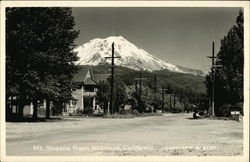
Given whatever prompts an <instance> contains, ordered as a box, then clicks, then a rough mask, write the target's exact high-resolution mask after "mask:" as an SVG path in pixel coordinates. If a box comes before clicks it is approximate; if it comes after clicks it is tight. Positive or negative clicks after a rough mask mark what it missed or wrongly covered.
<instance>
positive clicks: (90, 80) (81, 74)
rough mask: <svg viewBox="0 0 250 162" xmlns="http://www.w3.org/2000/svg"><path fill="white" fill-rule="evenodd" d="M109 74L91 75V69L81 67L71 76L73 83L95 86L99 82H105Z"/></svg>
mask: <svg viewBox="0 0 250 162" xmlns="http://www.w3.org/2000/svg"><path fill="white" fill-rule="evenodd" d="M108 77H109V74H93V72H92V69H91V67H89V66H82V67H81V68H80V69H79V70H78V72H77V73H76V74H75V75H74V76H73V82H74V83H83V84H85V85H96V84H98V83H99V82H100V81H106V80H107V79H108Z"/></svg>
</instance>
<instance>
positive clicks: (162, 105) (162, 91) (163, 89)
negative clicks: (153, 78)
mask: <svg viewBox="0 0 250 162" xmlns="http://www.w3.org/2000/svg"><path fill="white" fill-rule="evenodd" d="M160 90H161V95H162V104H161V111H162V112H164V99H165V91H167V90H168V89H167V88H165V86H164V85H162V88H161V89H160Z"/></svg>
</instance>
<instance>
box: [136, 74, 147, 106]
mask: <svg viewBox="0 0 250 162" xmlns="http://www.w3.org/2000/svg"><path fill="white" fill-rule="evenodd" d="M145 79H146V78H143V77H142V75H141V70H140V72H139V78H135V81H136V90H137V81H138V80H139V106H140V105H141V94H142V80H145Z"/></svg>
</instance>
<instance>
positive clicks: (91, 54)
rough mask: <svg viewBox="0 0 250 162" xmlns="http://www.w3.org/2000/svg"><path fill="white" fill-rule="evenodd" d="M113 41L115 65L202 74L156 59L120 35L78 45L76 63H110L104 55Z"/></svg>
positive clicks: (109, 50)
mask: <svg viewBox="0 0 250 162" xmlns="http://www.w3.org/2000/svg"><path fill="white" fill-rule="evenodd" d="M113 42H114V44H115V45H114V46H115V56H120V57H121V58H116V59H115V64H116V65H119V66H124V67H128V68H131V69H134V70H140V69H141V70H148V71H154V70H161V69H167V70H169V71H172V72H180V73H191V74H195V75H202V72H201V71H199V70H192V69H188V68H183V67H181V66H178V65H173V64H171V63H168V62H166V61H163V60H161V59H158V58H156V57H155V56H153V55H151V54H149V53H148V52H146V51H144V50H143V49H139V48H137V47H136V46H135V45H134V44H132V43H130V42H129V41H127V40H126V39H125V38H123V37H122V36H111V37H108V38H105V39H100V38H96V39H93V40H90V41H89V42H87V43H85V44H83V45H81V46H78V47H77V48H76V49H75V50H74V51H75V52H77V53H78V56H79V57H80V59H79V61H77V62H76V64H80V65H98V64H101V63H106V62H107V63H111V59H106V58H105V57H110V56H111V51H112V47H111V45H112V43H113Z"/></svg>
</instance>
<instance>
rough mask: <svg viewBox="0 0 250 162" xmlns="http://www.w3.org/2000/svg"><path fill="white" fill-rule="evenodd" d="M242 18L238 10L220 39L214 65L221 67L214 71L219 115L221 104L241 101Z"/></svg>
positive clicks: (242, 64) (207, 81) (209, 87)
mask: <svg viewBox="0 0 250 162" xmlns="http://www.w3.org/2000/svg"><path fill="white" fill-rule="evenodd" d="M243 26H244V18H243V12H242V11H240V12H239V15H238V17H237V19H236V25H234V26H233V27H232V28H231V29H230V30H229V32H228V34H227V35H226V36H225V37H224V38H223V39H222V40H221V47H220V51H219V53H218V54H217V61H216V62H215V64H216V65H222V67H221V68H217V69H214V72H215V83H214V84H215V108H216V109H215V113H216V115H221V113H222V111H221V110H220V109H219V108H220V107H221V106H222V105H225V104H230V105H235V104H237V103H242V102H243V75H244V74H243V68H244V38H243V35H244V32H243V31H244V28H243ZM211 83H212V82H211V73H210V74H209V75H207V76H206V86H207V92H208V96H211V88H212V86H211Z"/></svg>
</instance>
